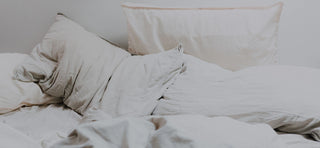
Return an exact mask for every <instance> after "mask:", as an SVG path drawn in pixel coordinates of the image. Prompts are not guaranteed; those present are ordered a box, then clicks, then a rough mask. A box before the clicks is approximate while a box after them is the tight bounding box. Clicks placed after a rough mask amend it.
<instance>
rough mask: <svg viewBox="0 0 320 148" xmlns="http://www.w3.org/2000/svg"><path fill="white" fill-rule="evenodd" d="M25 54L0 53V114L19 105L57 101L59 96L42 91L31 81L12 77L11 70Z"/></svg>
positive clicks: (59, 100)
mask: <svg viewBox="0 0 320 148" xmlns="http://www.w3.org/2000/svg"><path fill="white" fill-rule="evenodd" d="M26 57H27V55H25V54H18V53H2V54H0V69H1V70H0V82H1V83H0V114H3V113H7V112H10V111H13V110H15V109H17V108H19V107H21V106H31V105H43V104H50V103H59V102H61V101H62V100H61V99H60V98H56V97H51V96H48V95H45V94H44V93H42V91H41V89H40V87H39V86H38V85H37V84H35V83H33V82H21V81H18V80H15V79H14V74H13V70H14V68H15V67H16V66H17V65H18V64H20V63H21V62H22V61H23V59H25V58H26Z"/></svg>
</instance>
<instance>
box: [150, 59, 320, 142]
mask: <svg viewBox="0 0 320 148" xmlns="http://www.w3.org/2000/svg"><path fill="white" fill-rule="evenodd" d="M184 59H185V67H186V71H184V72H183V73H182V74H181V75H180V76H179V77H178V78H177V80H176V81H175V83H174V84H173V85H171V86H170V87H169V88H168V90H167V91H166V92H165V93H164V95H163V99H161V100H160V101H159V104H158V106H157V107H156V109H155V111H154V114H157V115H176V114H203V115H207V116H229V117H232V118H235V119H238V120H241V121H245V122H252V123H267V124H269V125H270V126H272V127H273V128H274V129H278V130H279V131H283V132H292V133H299V134H311V135H312V137H313V138H314V139H316V140H318V141H319V140H320V116H319V112H320V105H319V98H320V91H319V90H320V77H319V76H320V70H318V69H312V68H304V67H294V66H280V65H279V66H259V67H252V68H247V69H244V70H241V71H237V72H231V71H228V70H224V69H222V68H220V67H218V66H217V65H214V64H209V63H207V62H204V61H201V60H199V59H197V58H195V57H192V56H188V55H186V56H185V57H184Z"/></svg>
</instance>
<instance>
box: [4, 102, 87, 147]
mask: <svg viewBox="0 0 320 148" xmlns="http://www.w3.org/2000/svg"><path fill="white" fill-rule="evenodd" d="M80 120H81V116H80V115H79V114H77V113H76V112H74V111H73V110H71V109H69V108H67V107H66V106H64V105H62V104H51V105H45V106H33V107H23V108H21V109H19V110H16V111H14V112H10V113H7V114H4V115H1V116H0V123H1V127H2V129H1V131H0V132H7V134H8V135H9V136H12V137H19V138H18V139H19V140H20V141H19V143H20V142H21V140H22V141H26V142H25V143H27V142H30V141H33V143H35V144H37V145H38V146H39V147H49V146H50V145H51V144H52V143H54V142H55V141H57V140H60V139H62V138H64V137H67V136H68V134H69V133H70V132H71V131H72V130H73V129H74V128H75V127H76V126H77V125H78V124H79V122H80ZM10 131H11V132H10ZM8 132H10V133H8ZM7 134H1V135H0V137H1V136H2V137H3V138H6V135H7ZM10 134H11V135H10ZM26 137H27V138H28V139H26ZM8 138H10V137H8ZM7 140H10V139H7ZM0 141H1V143H2V142H4V140H0ZM10 141H12V139H11V140H10ZM17 142H18V140H17Z"/></svg>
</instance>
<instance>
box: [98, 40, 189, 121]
mask: <svg viewBox="0 0 320 148" xmlns="http://www.w3.org/2000/svg"><path fill="white" fill-rule="evenodd" d="M182 55H183V50H182V47H181V45H179V46H178V47H177V48H175V49H173V50H169V51H166V52H161V53H158V54H150V55H145V56H132V57H129V58H127V59H125V60H124V61H123V62H122V63H121V64H120V65H119V66H118V67H117V69H116V70H115V72H114V73H113V75H112V77H111V80H110V82H109V84H108V87H107V90H106V92H105V95H104V97H103V100H102V101H101V108H102V110H103V111H104V112H105V113H108V114H109V115H111V116H112V117H118V116H144V115H150V114H151V113H152V111H153V110H154V108H155V106H156V104H157V100H158V99H159V98H161V96H162V95H163V93H164V91H165V90H166V88H167V87H168V86H169V85H170V84H171V83H172V82H173V80H175V78H176V76H177V75H178V74H179V73H180V71H181V69H182V64H183V60H182Z"/></svg>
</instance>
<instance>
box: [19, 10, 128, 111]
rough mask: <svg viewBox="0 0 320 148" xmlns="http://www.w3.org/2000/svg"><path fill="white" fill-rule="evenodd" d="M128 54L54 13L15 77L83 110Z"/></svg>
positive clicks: (96, 97)
mask: <svg viewBox="0 0 320 148" xmlns="http://www.w3.org/2000/svg"><path fill="white" fill-rule="evenodd" d="M128 56H130V54H129V53H128V52H126V51H124V50H122V49H120V48H118V47H116V46H114V45H111V44H110V43H108V42H106V41H105V40H103V39H101V38H100V37H98V36H97V35H96V34H93V33H90V32H88V31H86V30H85V29H84V28H83V27H81V26H80V25H78V24H76V23H75V22H73V21H71V20H69V19H67V18H66V17H64V16H63V15H57V17H56V20H55V22H54V24H53V25H52V26H51V27H50V29H49V31H48V33H47V34H46V35H45V37H44V38H43V40H42V42H41V43H40V44H38V45H37V46H36V47H35V48H34V49H33V51H32V53H31V55H30V56H29V57H28V58H27V59H26V60H25V61H24V63H22V64H21V65H19V66H18V67H17V68H16V70H15V73H16V78H17V79H19V80H22V81H30V82H37V83H38V84H39V86H40V87H41V88H42V90H43V91H44V92H45V93H47V94H49V95H52V96H56V97H63V102H64V103H65V104H66V105H67V106H69V107H71V108H72V109H74V110H76V111H77V112H79V113H83V112H84V111H85V110H86V109H87V108H88V107H89V106H90V105H91V104H94V103H95V102H97V101H98V100H99V99H101V97H102V96H103V92H104V90H105V89H106V86H107V83H108V80H109V79H110V77H111V75H112V73H113V71H114V69H115V68H116V67H117V66H118V65H119V64H120V62H121V61H123V60H124V59H125V58H127V57H128Z"/></svg>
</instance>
